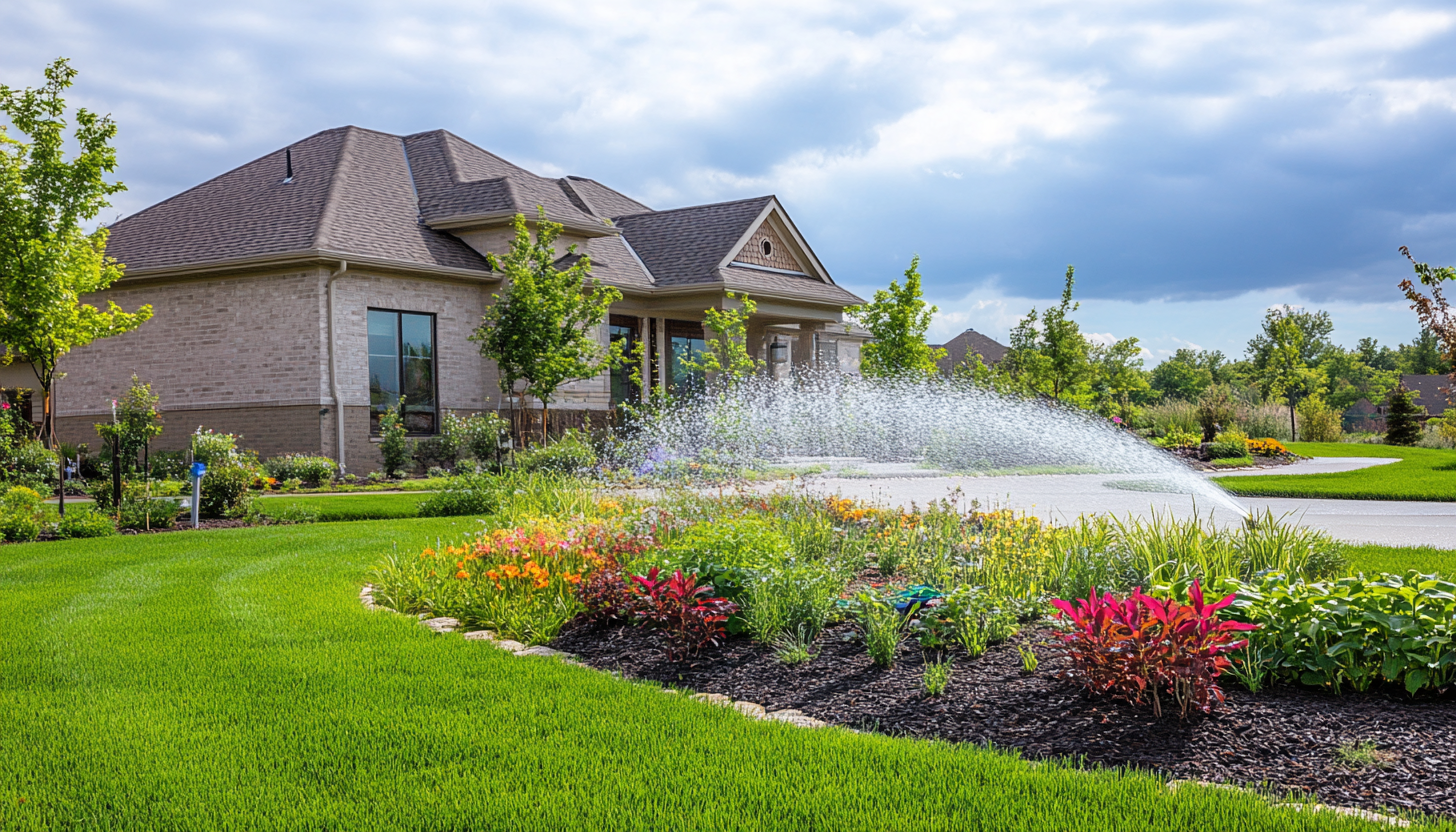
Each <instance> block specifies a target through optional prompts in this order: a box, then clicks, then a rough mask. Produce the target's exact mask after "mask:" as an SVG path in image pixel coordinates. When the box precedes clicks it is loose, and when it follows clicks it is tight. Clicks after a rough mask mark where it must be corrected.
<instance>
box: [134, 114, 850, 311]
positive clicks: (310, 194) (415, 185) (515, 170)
mask: <svg viewBox="0 0 1456 832" xmlns="http://www.w3.org/2000/svg"><path fill="white" fill-rule="evenodd" d="M289 151H291V153H292V158H293V171H294V177H293V180H292V181H291V182H284V181H283V180H284V169H285V161H284V160H285V152H289ZM772 201H773V197H771V196H764V197H755V198H753V199H743V200H737V201H734V202H723V203H717V204H713V205H698V206H693V207H689V208H679V209H674V210H670V211H653V210H652V209H650V208H648V207H647V206H646V205H643V204H642V203H640V202H637V201H636V200H633V199H631V198H629V197H627V196H624V195H623V194H621V193H618V192H617V191H614V190H612V189H611V188H608V187H606V186H605V185H603V184H601V183H600V182H597V181H595V180H592V179H585V178H582V177H575V176H572V177H567V178H564V179H548V178H546V177H542V176H537V175H536V174H534V173H531V172H530V171H528V170H526V169H524V168H521V167H518V166H516V165H513V164H511V163H510V162H508V161H506V160H504V159H502V158H500V157H499V156H496V155H494V154H492V153H489V152H487V151H485V150H482V149H481V148H479V147H476V146H475V145H473V144H471V143H469V142H467V141H465V140H464V139H461V138H460V137H458V136H455V135H453V134H451V133H449V132H447V131H444V130H434V131H430V132H427V133H416V134H413V135H409V136H396V135H391V134H388V133H380V132H377V131H373V130H365V129H361V128H358V127H339V128H335V129H332V130H325V131H323V132H321V133H317V134H315V135H313V136H309V137H308V138H306V139H304V140H302V141H300V142H297V143H296V144H293V145H291V146H290V147H289V148H287V151H285V150H279V151H276V152H274V153H270V154H268V155H267V156H264V157H262V158H260V159H256V160H254V161H252V162H249V163H247V164H246V165H243V166H242V167H239V168H236V169H234V170H231V171H228V172H227V173H225V174H223V175H221V176H219V177H217V178H215V179H212V180H210V181H208V182H204V183H203V184H201V185H198V186H197V187H195V188H192V189H190V190H188V191H185V192H183V193H181V194H178V195H177V196H175V197H172V198H171V199H168V200H166V201H164V202H160V203H158V204H156V205H153V206H152V207H150V208H147V209H146V210H144V211H141V212H139V213H137V214H134V215H132V216H130V217H127V218H126V219H123V220H121V221H119V222H117V223H116V224H115V225H113V226H112V227H111V238H110V243H109V246H108V251H109V253H110V254H111V255H112V256H114V257H116V258H117V259H118V260H119V261H121V262H122V263H124V264H126V265H127V267H128V268H129V269H130V270H131V271H134V272H135V271H139V270H146V269H154V268H164V267H181V266H188V265H193V264H202V263H216V262H220V261H221V262H225V261H229V260H243V259H251V258H256V257H264V256H268V255H293V254H297V255H302V254H306V253H310V252H317V251H327V252H331V253H336V254H338V255H340V256H343V257H348V256H354V257H361V258H364V257H367V258H374V259H379V260H384V261H392V262H398V263H401V264H412V265H422V266H433V267H449V268H459V269H469V270H474V271H481V272H486V271H489V267H488V266H487V265H486V262H485V258H484V257H483V256H481V255H480V254H479V253H477V252H476V251H475V250H474V249H472V248H471V247H470V246H468V245H466V244H465V243H464V242H463V241H461V240H460V239H459V238H457V237H455V236H454V235H452V234H450V233H448V232H446V231H437V230H435V229H433V228H431V227H430V223H442V222H445V221H447V220H450V219H452V218H466V217H471V216H478V215H502V216H509V215H512V214H517V213H523V214H527V215H528V216H529V215H533V214H534V213H535V211H536V206H538V205H541V206H544V207H545V209H546V212H547V214H548V216H550V217H551V219H553V220H555V221H558V222H564V223H567V224H568V225H572V226H576V227H600V228H602V229H603V230H604V231H607V232H608V234H607V235H606V236H601V237H593V238H590V239H589V240H587V242H586V243H585V244H584V245H583V246H582V249H581V252H582V253H584V254H588V255H590V256H591V259H592V262H593V264H594V268H593V272H594V274H595V275H596V276H597V277H598V278H600V279H601V280H602V281H603V282H604V283H607V284H609V285H613V286H617V287H619V288H622V289H626V290H638V291H650V290H652V289H653V288H654V287H657V288H665V287H675V286H677V287H680V286H686V285H693V284H701V285H705V286H708V285H715V284H716V285H721V286H723V287H724V288H727V289H736V290H739V291H747V292H758V293H771V294H776V295H780V296H785V295H787V296H793V297H799V298H803V299H806V300H812V301H818V302H828V303H840V304H845V305H849V304H854V303H859V302H861V301H860V299H859V298H858V297H855V296H854V295H853V294H850V293H849V292H847V291H845V290H844V289H841V288H840V287H838V286H835V285H834V284H832V283H828V282H825V281H823V280H820V279H818V278H817V277H808V276H797V275H788V274H778V273H775V272H770V271H761V270H756V269H748V268H737V267H733V268H727V269H723V270H719V269H718V264H719V263H722V262H723V261H724V260H725V259H726V258H727V257H728V255H729V254H730V253H731V249H732V247H733V246H734V244H736V243H737V242H738V241H739V240H740V239H742V238H743V237H744V236H745V235H746V234H747V233H748V232H749V231H750V230H751V227H752V224H753V222H754V220H756V219H757V218H758V217H759V215H760V214H762V213H763V210H764V208H766V207H767V206H768V205H769V204H770V203H771V202H772ZM612 227H615V228H617V229H619V230H620V232H621V235H622V237H618V236H616V235H614V234H611V233H610V229H611V228H612ZM622 238H625V239H626V240H627V241H628V242H630V244H631V247H632V250H633V251H635V253H636V255H637V256H635V257H634V256H633V251H629V250H628V248H627V245H626V244H624V242H623V239H622ZM639 257H640V258H641V260H640V262H639V260H638V258H639ZM644 265H645V266H646V267H647V269H648V270H650V272H651V274H650V275H649V274H648V273H647V272H644V271H643V266H644Z"/></svg>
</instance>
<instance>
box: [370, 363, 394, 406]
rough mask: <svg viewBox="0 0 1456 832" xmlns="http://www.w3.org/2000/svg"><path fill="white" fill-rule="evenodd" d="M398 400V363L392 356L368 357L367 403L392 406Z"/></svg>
mask: <svg viewBox="0 0 1456 832" xmlns="http://www.w3.org/2000/svg"><path fill="white" fill-rule="evenodd" d="M398 400H399V362H398V361H397V360H395V357H394V356H392V355H371V356H369V403H370V404H372V405H386V406H387V405H393V404H394V403H395V402H396V401H398Z"/></svg>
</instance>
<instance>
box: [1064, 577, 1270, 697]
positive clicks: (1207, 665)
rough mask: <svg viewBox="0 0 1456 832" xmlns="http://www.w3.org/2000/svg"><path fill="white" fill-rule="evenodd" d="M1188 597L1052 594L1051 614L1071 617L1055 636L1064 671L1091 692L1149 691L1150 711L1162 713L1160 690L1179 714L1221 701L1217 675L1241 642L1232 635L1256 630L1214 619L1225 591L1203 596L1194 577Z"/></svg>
mask: <svg viewBox="0 0 1456 832" xmlns="http://www.w3.org/2000/svg"><path fill="white" fill-rule="evenodd" d="M1188 600H1189V603H1188V604H1184V603H1181V602H1179V601H1176V600H1173V599H1168V600H1166V601H1162V600H1159V599H1157V598H1151V597H1149V596H1147V595H1144V594H1143V593H1142V589H1141V588H1138V589H1134V590H1133V591H1132V595H1131V596H1129V597H1127V598H1124V599H1121V600H1119V599H1117V598H1114V597H1113V596H1112V593H1104V594H1103V595H1101V596H1098V594H1097V590H1096V588H1095V587H1094V588H1093V589H1092V591H1091V592H1090V593H1089V594H1088V596H1087V597H1086V598H1085V599H1083V598H1079V599H1077V601H1076V603H1075V604H1073V603H1072V602H1070V601H1062V600H1054V601H1052V602H1051V603H1052V606H1054V607H1056V608H1057V610H1058V615H1059V617H1061V618H1065V619H1067V620H1068V621H1070V622H1071V624H1072V629H1071V631H1070V632H1068V633H1065V634H1063V635H1062V637H1061V638H1062V641H1063V643H1064V644H1065V645H1066V656H1067V658H1069V659H1070V660H1071V667H1070V668H1069V669H1068V670H1066V671H1065V672H1064V673H1063V676H1064V677H1065V678H1070V679H1075V680H1076V681H1078V682H1080V683H1081V684H1082V685H1083V686H1084V687H1086V688H1087V689H1088V690H1090V691H1092V692H1093V693H1096V694H1102V695H1108V696H1112V697H1114V698H1117V699H1125V700H1127V701H1129V702H1132V703H1134V704H1142V703H1143V701H1144V698H1145V697H1148V696H1150V697H1151V699H1152V703H1153V714H1154V715H1156V716H1162V714H1163V706H1162V699H1161V696H1162V694H1164V693H1166V694H1168V695H1170V696H1172V697H1173V700H1174V701H1175V702H1177V703H1178V712H1179V715H1180V716H1181V717H1186V716H1188V712H1189V710H1190V709H1192V708H1197V709H1198V710H1199V711H1202V712H1204V713H1207V712H1208V711H1209V710H1211V709H1212V707H1213V703H1214V702H1219V703H1222V702H1223V690H1222V689H1220V688H1219V686H1218V682H1217V679H1218V676H1219V674H1220V673H1222V672H1223V671H1224V670H1226V669H1227V668H1228V667H1229V660H1228V659H1227V658H1225V655H1224V654H1226V653H1229V652H1231V651H1233V650H1237V649H1239V648H1240V647H1243V646H1244V645H1245V644H1246V643H1247V642H1246V641H1245V640H1244V639H1242V638H1240V637H1239V636H1238V635H1237V634H1238V633H1239V632H1242V631H1247V630H1254V629H1258V627H1257V625H1254V624H1243V623H1240V622H1237V621H1225V620H1220V619H1219V617H1218V611H1219V610H1221V609H1223V608H1224V607H1227V606H1228V605H1229V604H1231V603H1233V600H1234V596H1232V595H1230V596H1228V597H1227V598H1224V599H1223V600H1221V601H1218V602H1216V603H1213V604H1208V603H1204V599H1203V589H1202V587H1200V586H1199V585H1198V582H1197V581H1194V583H1193V586H1192V587H1190V588H1189V589H1188Z"/></svg>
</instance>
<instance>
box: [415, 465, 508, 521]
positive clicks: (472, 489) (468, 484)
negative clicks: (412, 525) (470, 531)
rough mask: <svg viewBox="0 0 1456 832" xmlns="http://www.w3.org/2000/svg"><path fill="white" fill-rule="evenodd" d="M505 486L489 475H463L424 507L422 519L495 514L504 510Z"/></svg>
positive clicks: (446, 485) (423, 504)
mask: <svg viewBox="0 0 1456 832" xmlns="http://www.w3.org/2000/svg"><path fill="white" fill-rule="evenodd" d="M500 503H501V485H500V479H499V478H498V477H493V476H491V475H489V474H460V475H459V476H455V477H451V478H450V480H449V481H448V482H447V483H446V484H445V487H444V488H443V489H441V490H439V491H436V492H435V493H434V494H432V495H430V498H429V499H428V500H425V501H424V502H423V503H421V504H420V512H419V513H420V516H421V517H468V516H472V515H483V514H494V513H495V512H496V510H497V509H499V508H500Z"/></svg>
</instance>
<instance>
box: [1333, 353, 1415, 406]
mask: <svg viewBox="0 0 1456 832" xmlns="http://www.w3.org/2000/svg"><path fill="white" fill-rule="evenodd" d="M1364 340H1366V341H1369V340H1370V339H1368V338H1367V339H1364ZM1371 347H1372V349H1370V350H1368V351H1367V350H1366V349H1365V347H1364V346H1362V347H1361V349H1358V350H1343V349H1340V348H1339V347H1331V348H1330V349H1328V350H1326V351H1325V354H1324V356H1323V357H1322V358H1321V359H1320V363H1319V370H1320V371H1321V372H1323V373H1324V374H1325V379H1326V381H1327V389H1326V390H1325V391H1324V397H1325V399H1326V400H1327V401H1328V402H1329V404H1330V406H1332V407H1334V409H1336V410H1340V411H1343V410H1344V409H1345V408H1347V407H1349V406H1350V405H1352V404H1354V403H1355V402H1357V401H1359V400H1360V399H1369V400H1370V401H1372V402H1378V401H1382V400H1384V399H1385V396H1386V394H1387V393H1389V392H1390V390H1391V388H1393V387H1395V385H1396V383H1397V382H1399V381H1400V374H1399V373H1397V372H1394V371H1392V370H1377V369H1375V368H1374V367H1371V366H1370V365H1369V364H1367V363H1366V362H1365V360H1364V356H1366V355H1372V354H1373V357H1374V358H1375V360H1376V361H1381V360H1382V359H1383V358H1384V357H1385V356H1382V355H1381V354H1380V353H1379V352H1378V351H1375V350H1374V349H1373V344H1372V345H1371ZM1387 352H1389V350H1387Z"/></svg>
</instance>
